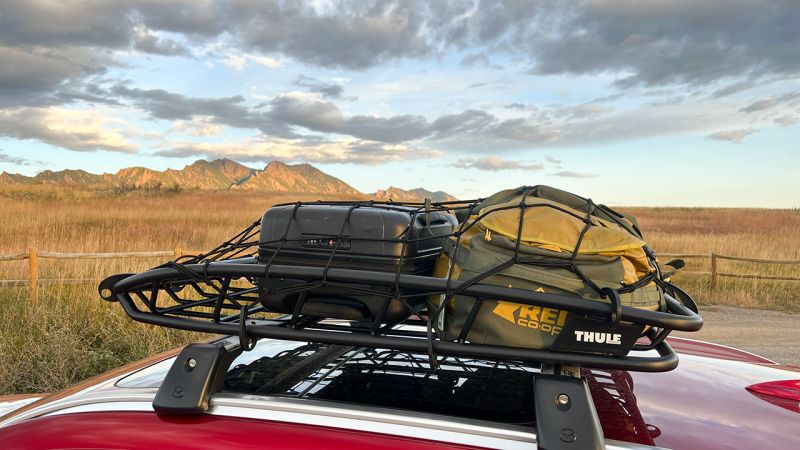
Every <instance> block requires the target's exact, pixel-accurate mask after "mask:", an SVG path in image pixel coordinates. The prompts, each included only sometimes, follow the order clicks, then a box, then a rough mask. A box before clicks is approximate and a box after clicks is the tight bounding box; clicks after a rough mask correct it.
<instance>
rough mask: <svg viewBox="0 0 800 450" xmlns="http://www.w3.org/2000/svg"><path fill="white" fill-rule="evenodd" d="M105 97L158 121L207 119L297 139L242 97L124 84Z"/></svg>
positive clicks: (118, 85)
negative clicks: (125, 102)
mask: <svg viewBox="0 0 800 450" xmlns="http://www.w3.org/2000/svg"><path fill="white" fill-rule="evenodd" d="M105 95H108V96H113V97H117V98H119V99H122V100H125V101H127V102H129V103H131V104H132V105H133V106H136V107H137V108H140V109H142V110H143V111H146V112H147V113H148V114H150V116H151V117H153V118H156V119H165V120H183V121H191V120H193V118H195V117H205V118H206V119H205V120H206V122H208V123H212V122H213V123H217V124H220V125H227V126H230V127H234V128H251V129H257V130H261V131H262V132H264V133H266V134H274V135H278V136H281V137H293V136H294V133H292V132H291V131H290V130H289V128H288V127H287V126H286V125H285V124H282V123H277V122H275V121H274V120H271V119H270V117H268V116H267V115H265V114H264V113H261V112H257V111H253V110H252V109H250V108H248V107H247V106H246V105H245V104H244V103H245V98H244V97H242V96H241V95H234V96H231V97H210V98H202V97H189V96H186V95H182V94H177V93H174V92H169V91H166V90H164V89H138V88H129V87H128V86H126V85H122V84H117V85H115V86H113V87H112V88H111V89H109V90H108V91H107V92H106V93H105Z"/></svg>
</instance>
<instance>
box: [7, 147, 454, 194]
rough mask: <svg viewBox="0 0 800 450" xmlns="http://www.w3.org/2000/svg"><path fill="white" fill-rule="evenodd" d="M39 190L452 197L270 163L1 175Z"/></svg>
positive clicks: (225, 161) (307, 167)
mask: <svg viewBox="0 0 800 450" xmlns="http://www.w3.org/2000/svg"><path fill="white" fill-rule="evenodd" d="M37 184H38V185H54V186H66V187H76V188H77V187H84V188H91V189H101V190H102V189H108V190H122V191H127V190H137V189H142V190H145V189H152V190H158V189H176V190H202V191H225V190H247V191H256V192H270V193H286V192H303V193H311V194H335V195H353V196H366V197H369V198H372V199H375V200H381V201H390V200H391V201H396V202H419V201H423V200H424V199H425V198H430V199H431V200H432V201H435V202H436V201H451V200H455V197H453V196H451V195H449V194H447V193H446V192H443V191H435V192H431V191H428V190H426V189H423V188H415V189H410V190H404V189H400V188H397V187H394V186H390V187H389V188H387V189H385V190H378V191H377V192H374V193H370V194H365V193H362V192H360V191H359V190H357V189H356V188H354V187H352V186H350V185H349V184H347V183H346V182H344V181H342V180H341V179H339V178H336V177H334V176H332V175H329V174H327V173H325V172H323V171H321V170H319V169H317V168H316V167H314V166H312V165H310V164H286V163H283V162H281V161H271V162H270V163H269V164H267V165H266V166H265V167H264V169H261V170H259V169H253V168H250V167H247V166H245V165H243V164H240V163H238V162H236V161H234V160H232V159H228V158H221V159H216V160H213V161H207V160H204V159H199V160H197V161H195V162H193V163H191V164H189V165H187V166H185V167H184V168H182V169H172V168H169V169H166V170H163V171H159V170H155V169H150V168H147V167H141V166H133V167H125V168H122V169H120V170H118V171H117V172H116V173H113V174H112V173H103V174H94V173H91V172H87V171H85V170H82V169H65V170H60V171H52V170H44V171H42V172H40V173H38V174H36V175H34V176H31V177H29V176H25V175H20V174H15V173H8V172H0V186H9V185H21V186H25V185H37Z"/></svg>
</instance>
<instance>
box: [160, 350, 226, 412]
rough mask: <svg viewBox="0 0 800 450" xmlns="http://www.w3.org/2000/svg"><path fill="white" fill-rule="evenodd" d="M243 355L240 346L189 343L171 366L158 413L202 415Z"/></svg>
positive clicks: (161, 393)
mask: <svg viewBox="0 0 800 450" xmlns="http://www.w3.org/2000/svg"><path fill="white" fill-rule="evenodd" d="M241 353H242V349H241V347H240V346H239V345H238V344H229V345H224V343H217V344H189V345H187V346H186V347H184V348H183V350H181V353H180V355H178V357H177V358H176V359H175V362H174V363H172V367H170V369H169V372H167V376H166V378H164V381H163V382H162V383H161V386H160V387H159V388H158V392H157V393H156V397H155V399H154V400H153V409H154V410H155V412H156V413H158V414H202V413H204V412H206V411H208V407H209V400H210V398H211V394H213V393H214V392H216V391H218V390H219V389H220V387H221V386H222V381H223V379H224V378H225V374H226V373H227V371H228V368H229V367H230V365H231V363H232V362H233V360H234V359H236V357H237V356H239V355H240V354H241Z"/></svg>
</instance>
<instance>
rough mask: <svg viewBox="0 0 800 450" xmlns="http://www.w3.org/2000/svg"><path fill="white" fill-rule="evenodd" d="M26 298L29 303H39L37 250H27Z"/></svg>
mask: <svg viewBox="0 0 800 450" xmlns="http://www.w3.org/2000/svg"><path fill="white" fill-rule="evenodd" d="M28 296H29V297H30V300H31V303H37V302H38V301H39V249H37V248H36V247H30V248H28Z"/></svg>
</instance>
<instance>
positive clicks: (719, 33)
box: [0, 0, 800, 208]
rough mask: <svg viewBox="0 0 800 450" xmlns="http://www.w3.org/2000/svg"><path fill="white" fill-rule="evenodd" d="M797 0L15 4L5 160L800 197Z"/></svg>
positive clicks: (30, 170) (4, 48)
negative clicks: (227, 165)
mask: <svg viewBox="0 0 800 450" xmlns="http://www.w3.org/2000/svg"><path fill="white" fill-rule="evenodd" d="M798 24H800V2H798V1H795V0H783V1H781V0H774V1H770V2H764V1H754V0H705V1H696V0H649V1H636V0H589V1H445V0H442V1H436V2H430V1H424V0H419V1H414V0H409V1H380V2H378V1H364V0H353V1H314V2H306V3H303V2H291V1H260V2H248V1H204V0H189V1H165V0H143V1H128V2H100V1H62V2H51V1H38V0H23V1H16V0H4V1H3V2H2V4H0V171H7V172H14V173H22V174H25V175H34V174H36V173H38V172H40V171H42V170H60V169H66V168H71V169H78V168H79V169H84V170H87V171H90V172H94V173H102V172H112V173H113V172H116V171H117V170H119V169H121V168H123V167H129V166H145V167H150V168H154V169H159V170H163V169H166V168H168V167H171V168H181V167H183V166H185V165H187V164H190V163H191V162H193V161H195V160H197V159H201V158H202V159H209V160H211V159H216V158H220V157H227V158H231V159H234V160H236V161H239V162H241V163H243V164H246V165H248V166H251V167H254V168H262V167H263V166H264V165H266V164H267V163H268V162H269V161H271V160H281V161H284V162H287V163H310V164H312V165H314V166H316V167H318V168H320V169H321V170H323V171H325V172H327V173H329V174H331V175H334V176H337V177H339V178H341V179H343V180H345V181H346V182H348V183H350V184H351V185H352V186H353V187H355V188H357V189H359V190H361V191H363V192H374V191H375V190H377V189H385V188H387V187H388V186H390V185H393V186H397V187H401V188H405V189H410V188H415V187H420V186H421V187H425V188H427V189H429V190H444V191H446V192H448V193H451V194H453V195H455V196H457V197H459V198H475V197H481V196H487V195H490V194H492V193H493V192H496V191H498V190H501V189H505V188H509V187H516V186H520V185H535V184H548V185H551V186H556V187H560V188H562V189H567V190H570V191H573V192H575V193H578V194H581V195H584V196H588V197H591V198H592V199H594V200H595V201H597V202H602V203H606V204H609V205H643V206H726V207H745V206H746V207H775V208H798V207H800V175H798V172H799V171H800V26H799V25H798Z"/></svg>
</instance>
